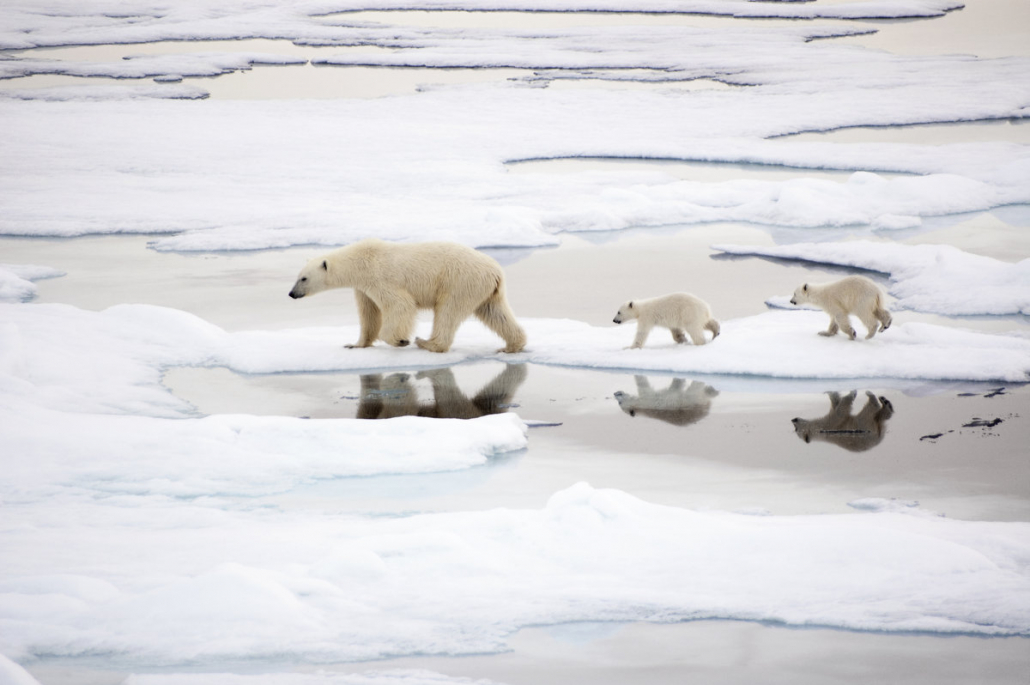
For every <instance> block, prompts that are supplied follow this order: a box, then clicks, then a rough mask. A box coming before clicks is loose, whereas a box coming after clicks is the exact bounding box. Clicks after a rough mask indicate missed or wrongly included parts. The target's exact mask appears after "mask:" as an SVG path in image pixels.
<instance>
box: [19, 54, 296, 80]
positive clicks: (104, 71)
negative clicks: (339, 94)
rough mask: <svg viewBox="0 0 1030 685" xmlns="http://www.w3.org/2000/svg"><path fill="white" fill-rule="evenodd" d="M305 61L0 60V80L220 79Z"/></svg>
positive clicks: (211, 57)
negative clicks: (54, 76)
mask: <svg viewBox="0 0 1030 685" xmlns="http://www.w3.org/2000/svg"><path fill="white" fill-rule="evenodd" d="M301 64H307V60H306V59H303V58H299V57H289V56H285V55H271V54H264V53H248V52H239V53H236V52H234V53H216V52H211V53H196V52H194V53H184V54H169V55H136V56H128V57H126V58H124V59H121V60H117V61H114V62H77V61H66V60H54V59H33V58H25V57H23V58H20V59H11V60H0V79H8V78H16V77H22V76H35V75H39V74H60V75H63V76H79V77H86V78H88V77H104V78H118V79H140V78H162V77H164V78H167V77H168V76H178V77H179V78H180V79H181V78H182V76H194V77H196V76H220V75H222V74H227V73H229V72H233V71H240V70H247V69H250V68H251V67H252V66H255V65H280V66H281V65H301Z"/></svg>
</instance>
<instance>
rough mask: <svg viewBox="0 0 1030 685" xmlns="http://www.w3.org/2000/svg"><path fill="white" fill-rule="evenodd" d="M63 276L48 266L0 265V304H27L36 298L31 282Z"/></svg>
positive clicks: (34, 288) (60, 272)
mask: <svg viewBox="0 0 1030 685" xmlns="http://www.w3.org/2000/svg"><path fill="white" fill-rule="evenodd" d="M63 275H64V273H63V272H62V271H59V270H57V269H52V268H50V267H48V266H35V265H31V264H0V302H27V301H28V300H31V299H32V298H33V297H35V296H36V286H35V284H34V283H33V281H38V280H40V279H43V278H57V277H58V276H63Z"/></svg>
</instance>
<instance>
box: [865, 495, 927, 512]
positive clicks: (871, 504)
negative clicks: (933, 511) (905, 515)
mask: <svg viewBox="0 0 1030 685" xmlns="http://www.w3.org/2000/svg"><path fill="white" fill-rule="evenodd" d="M848 506H849V507H851V508H852V509H859V510H861V511H905V510H907V509H915V508H917V507H918V506H919V502H917V501H915V500H899V499H895V498H893V497H891V498H889V499H887V498H883V497H864V498H862V499H856V500H852V501H850V502H848Z"/></svg>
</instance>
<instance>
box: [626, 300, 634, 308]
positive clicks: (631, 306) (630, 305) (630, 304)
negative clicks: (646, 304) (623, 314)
mask: <svg viewBox="0 0 1030 685" xmlns="http://www.w3.org/2000/svg"><path fill="white" fill-rule="evenodd" d="M627 306H628V307H629V308H630V309H633V302H632V301H631V302H630V303H629V305H627Z"/></svg>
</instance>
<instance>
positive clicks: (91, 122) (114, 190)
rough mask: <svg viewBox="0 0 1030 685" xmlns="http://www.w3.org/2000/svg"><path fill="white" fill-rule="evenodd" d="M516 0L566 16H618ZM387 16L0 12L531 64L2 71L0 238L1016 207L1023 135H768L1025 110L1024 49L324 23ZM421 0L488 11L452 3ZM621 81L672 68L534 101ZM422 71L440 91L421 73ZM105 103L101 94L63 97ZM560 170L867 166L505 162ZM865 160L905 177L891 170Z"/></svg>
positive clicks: (420, 229) (302, 8) (867, 217)
mask: <svg viewBox="0 0 1030 685" xmlns="http://www.w3.org/2000/svg"><path fill="white" fill-rule="evenodd" d="M530 4H532V5H533V6H534V7H535V8H536V9H541V10H551V11H560V10H570V9H576V10H599V9H600V8H601V7H602V6H603V8H605V9H607V8H609V7H614V6H615V5H616V4H617V3H599V6H595V5H594V4H592V3H579V2H572V3H568V4H566V3H561V2H554V3H551V2H544V1H542V2H539V3H535V2H534V3H530ZM658 4H659V5H663V7H661V8H656V9H655V10H654V11H661V12H665V11H683V12H698V11H700V12H706V11H711V12H718V13H730V14H735V13H745V14H746V13H752V14H762V13H771V14H773V15H778V16H795V17H802V16H805V17H807V16H815V15H819V14H820V13H824V14H826V15H827V16H847V17H854V16H858V15H859V14H861V13H862V12H870V13H872V15H873V16H881V15H883V14H886V15H888V16H926V15H933V14H939V13H941V12H943V11H946V10H948V9H952V8H953V7H954V5H952V4H950V3H946V2H897V3H871V2H870V3H838V4H833V5H829V6H826V7H816V4H815V3H811V4H806V3H753V2H720V3H706V2H702V3H692V2H683V3H668V4H667V5H665V4H664V3H658ZM391 7H393V6H392V5H390V4H389V3H386V4H384V3H379V2H373V3H368V4H366V3H357V2H354V3H348V2H329V3H326V2H316V3H311V4H301V5H294V4H287V3H279V2H272V1H270V0H269V1H267V2H262V3H239V4H233V3H230V5H229V6H227V7H225V8H221V9H220V10H219V11H218V12H213V11H210V10H209V9H208V8H206V7H203V6H202V5H201V4H199V3H197V4H194V3H181V4H177V6H176V9H175V11H172V12H169V11H167V10H166V8H164V7H163V6H158V5H154V4H153V3H151V2H145V1H144V2H139V3H137V4H135V5H133V8H132V9H133V11H132V12H129V10H128V9H126V8H122V9H120V10H119V11H117V12H114V11H107V10H105V9H104V6H103V5H101V6H98V7H92V6H90V7H89V8H77V9H75V10H69V9H68V8H66V7H65V5H64V4H62V3H56V4H54V5H53V7H50V6H49V5H48V4H47V3H43V5H39V4H37V3H30V4H28V5H26V4H20V3H15V4H13V5H5V7H4V8H2V9H0V12H3V13H5V15H6V19H5V20H4V21H0V26H4V27H5V28H4V29H3V30H0V41H2V44H5V45H9V46H10V47H29V45H25V43H26V42H29V43H32V44H34V45H75V44H96V43H104V42H107V43H130V42H139V41H158V40H191V41H197V40H212V39H222V40H224V39H241V38H265V39H279V40H292V41H295V42H298V43H305V44H308V45H334V44H335V45H338V46H339V50H338V51H335V52H328V53H326V52H325V51H324V50H323V52H321V53H320V54H319V56H318V57H317V58H312V59H313V61H315V62H317V63H319V64H324V65H329V64H336V65H358V64H362V65H376V66H399V65H408V66H410V65H417V66H420V67H422V66H429V67H448V68H450V67H465V68H475V69H483V68H488V67H493V66H509V67H518V68H521V69H523V70H525V71H526V75H527V77H529V78H530V80H529V81H528V82H527V81H516V82H498V83H489V84H480V85H477V86H452V87H445V88H435V87H434V88H428V89H426V90H425V91H424V92H419V93H416V94H413V95H408V96H393V97H386V98H379V99H376V100H370V101H358V100H332V101H324V102H314V101H310V102H282V101H252V102H247V103H239V102H214V101H207V102H204V103H190V102H180V101H178V100H182V99H191V98H194V99H195V98H199V97H202V96H203V95H204V94H205V93H206V91H205V90H204V89H203V86H202V85H197V84H194V83H192V82H189V83H187V82H175V83H151V84H148V85H137V86H126V87H124V88H122V87H113V86H111V85H95V86H91V85H83V86H80V87H76V88H71V87H45V88H39V89H32V88H27V87H18V86H17V85H16V84H15V83H14V81H17V80H18V79H16V78H9V79H7V80H8V81H9V83H8V85H9V86H10V88H9V89H6V90H4V91H2V92H4V93H5V94H4V95H2V97H0V99H2V100H3V101H0V116H2V117H3V119H4V122H5V127H6V130H7V135H6V136H5V137H4V138H2V139H0V153H2V154H3V158H4V159H5V160H6V164H5V165H4V166H3V167H0V181H2V184H0V188H3V190H2V191H0V192H2V193H3V197H2V199H3V201H4V205H5V212H4V216H3V217H0V233H3V234H7V235H47V236H73V235H87V234H97V233H126V232H136V233H154V234H176V235H170V236H169V235H165V236H162V237H160V238H159V239H157V240H155V242H154V247H155V248H157V249H162V250H180V251H196V250H247V249H264V248H276V247H284V246H290V245H300V244H320V245H341V244H345V243H348V242H353V241H354V240H357V239H359V238H361V237H366V236H368V235H378V236H380V237H384V238H388V239H395V240H417V239H426V238H436V239H453V240H458V241H460V242H463V243H466V244H469V245H473V246H477V247H484V246H510V247H511V246H522V247H532V246H542V245H554V244H556V242H557V238H556V237H555V235H556V234H558V233H561V232H565V231H592V230H613V229H621V228H627V227H632V226H658V225H668V224H681V223H699V222H716V221H746V222H753V223H759V224H763V225H773V226H791V227H801V228H815V227H834V228H840V227H847V226H864V227H872V228H873V229H876V230H882V231H889V230H896V229H899V228H913V227H918V226H920V225H921V223H922V222H923V221H924V219H925V218H927V217H936V216H941V215H947V214H953V213H958V212H970V211H982V210H986V209H990V208H993V207H998V206H1003V205H1010V204H1018V203H1028V202H1030V190H1028V188H1030V183H1028V182H1027V179H1028V178H1030V152H1028V151H1027V149H1026V146H1020V145H1014V144H1005V143H996V144H986V143H985V144H966V145H959V144H955V145H946V146H939V147H938V146H918V145H869V146H848V145H833V144H828V143H818V144H817V143H790V144H785V143H784V142H783V141H781V140H775V138H777V137H782V136H789V135H790V134H793V133H798V132H803V131H825V130H831V129H836V128H841V127H854V126H890V125H899V124H914V123H927V122H955V121H976V120H985V119H990V120H996V119H1004V118H1010V117H1015V118H1022V117H1025V116H1026V113H1027V109H1026V108H1027V106H1028V103H1030V86H1027V85H1026V79H1025V78H1023V75H1024V74H1025V73H1026V70H1027V68H1028V61H1027V60H1025V59H1018V58H1012V59H990V60H986V59H976V58H973V57H966V56H938V57H930V58H921V57H919V58H917V57H906V56H898V55H892V54H890V53H886V52H877V51H871V50H864V49H861V48H858V47H855V46H842V45H838V44H835V43H834V42H833V41H832V40H815V39H817V38H826V37H827V36H830V35H843V34H848V33H854V32H855V31H856V29H855V27H854V26H853V25H852V24H849V23H847V22H838V23H839V24H840V25H839V26H837V25H834V26H827V25H824V24H819V25H814V24H809V23H808V22H803V23H789V24H787V25H783V24H782V23H778V24H777V25H775V26H764V25H762V24H761V23H756V22H737V21H729V22H727V24H728V25H727V26H723V27H720V28H698V27H690V26H657V27H644V28H641V27H633V26H599V27H593V28H589V27H569V28H565V29H560V30H559V29H546V30H545V29H535V30H531V29H506V30H499V29H490V28H470V29H446V28H431V27H428V28H427V27H422V28H412V27H403V26H402V27H394V26H389V25H382V24H376V23H375V22H369V21H362V20H360V19H353V18H349V17H348V15H347V14H340V15H335V16H328V15H331V14H332V13H333V12H338V11H344V10H360V9H390V8H391ZM434 7H436V6H434ZM48 8H49V9H48ZM438 8H439V9H445V8H449V9H505V6H503V5H502V6H499V7H495V6H494V5H493V4H492V3H476V2H469V3H456V4H453V5H452V4H449V3H448V4H443V5H440V6H439V7H438ZM430 9H431V8H430ZM508 9H513V8H508ZM624 9H625V8H624ZM634 9H635V10H636V9H637V8H636V7H634ZM638 11H641V10H638ZM741 24H744V25H743V26H741ZM355 46H360V47H362V48H363V49H361V50H354V49H351V48H353V47H355ZM598 46H603V49H599V48H598ZM130 54H131V53H130ZM307 59H308V58H307V57H295V56H282V55H275V54H269V53H267V52H265V53H262V52H260V51H248V50H246V49H244V50H243V51H241V52H239V53H233V52H231V51H223V52H218V51H212V52H206V53H191V54H180V55H144V56H137V57H134V58H132V59H125V60H116V61H112V62H96V61H94V62H78V61H75V60H71V59H66V60H60V59H52V58H47V57H46V56H45V54H42V55H41V54H35V53H32V52H24V53H21V54H17V55H13V54H9V55H7V56H6V58H5V59H2V60H0V75H6V76H8V77H19V76H27V75H30V74H44V73H60V74H66V75H69V74H70V75H75V76H105V77H111V76H116V77H120V78H122V79H125V78H129V77H132V78H144V77H157V78H158V79H161V80H169V79H172V80H174V79H178V78H180V77H183V78H188V77H190V76H199V75H214V74H221V73H224V72H226V71H227V70H236V69H249V68H252V65H255V64H270V63H276V64H294V63H298V62H303V61H306V60H307ZM799 64H804V65H805V68H804V69H799V68H798V65H799ZM253 68H260V67H253ZM281 68H284V69H290V68H299V67H290V66H284V67H281ZM326 68H327V69H328V68H329V67H326ZM426 71H427V72H428V71H431V70H426ZM635 71H640V72H642V73H645V74H646V76H642V78H643V79H644V80H647V81H650V82H652V83H653V82H655V81H657V80H660V79H662V78H668V79H669V80H670V84H669V86H668V87H667V88H662V89H658V90H650V91H640V92H634V93H633V95H632V97H627V95H626V93H625V92H618V91H612V90H603V89H587V90H579V91H568V90H566V91H562V90H559V89H550V88H541V87H528V86H532V85H534V83H535V82H537V81H539V79H540V78H543V77H544V76H542V75H550V76H547V78H556V77H557V76H558V75H561V74H563V73H565V74H569V75H570V76H573V77H575V78H582V77H584V76H591V77H594V78H603V77H604V75H605V74H611V73H619V74H620V76H619V78H625V75H626V74H627V73H632V72H635ZM696 79H708V80H713V81H718V82H721V83H725V84H733V85H736V86H740V87H735V88H727V89H723V90H720V91H697V92H686V91H682V90H677V89H676V85H675V84H676V83H682V82H683V81H684V80H696ZM98 80H99V79H98ZM426 80H427V82H430V83H431V82H432V76H431V75H429V74H427V75H426ZM997 84H1004V86H1005V87H998V85H997ZM25 99H40V100H73V101H72V102H63V103H56V102H23V101H21V100H25ZM97 99H101V100H107V99H109V100H117V101H113V102H79V100H97ZM162 99H166V100H167V99H172V100H175V101H160V100H162ZM13 100H17V101H13ZM125 100H130V101H129V102H126V101H125ZM139 100H145V102H139ZM140 108H143V109H140ZM755 112H761V113H762V115H761V116H754V113H755ZM413 122H416V123H417V125H413ZM87 132H88V135H87ZM564 157H615V158H627V159H642V158H654V159H680V160H692V161H709V162H712V161H714V162H735V163H741V162H751V163H759V164H783V165H787V166H793V167H797V168H799V169H801V170H803V169H805V168H811V169H839V170H851V171H857V172H862V173H856V174H855V175H854V176H852V177H851V178H849V179H848V180H847V181H846V182H843V183H837V182H833V181H826V180H821V179H813V178H804V177H803V173H802V177H801V178H797V179H794V180H791V181H787V182H762V181H745V180H732V181H725V182H721V183H698V182H687V181H676V180H675V179H673V178H670V177H668V176H665V175H663V174H655V173H639V172H637V173H630V172H611V173H602V174H575V175H560V176H559V175H553V174H512V173H509V171H508V169H506V168H505V166H504V165H505V163H506V162H509V161H513V160H524V159H552V158H564ZM868 171H892V172H898V173H908V174H913V176H912V177H909V178H890V179H888V178H883V177H880V176H878V175H876V174H872V173H866V172H868ZM183 197H189V198H190V201H189V202H182V201H181V199H182V198H183ZM51 198H59V199H60V201H50V199H51Z"/></svg>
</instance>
